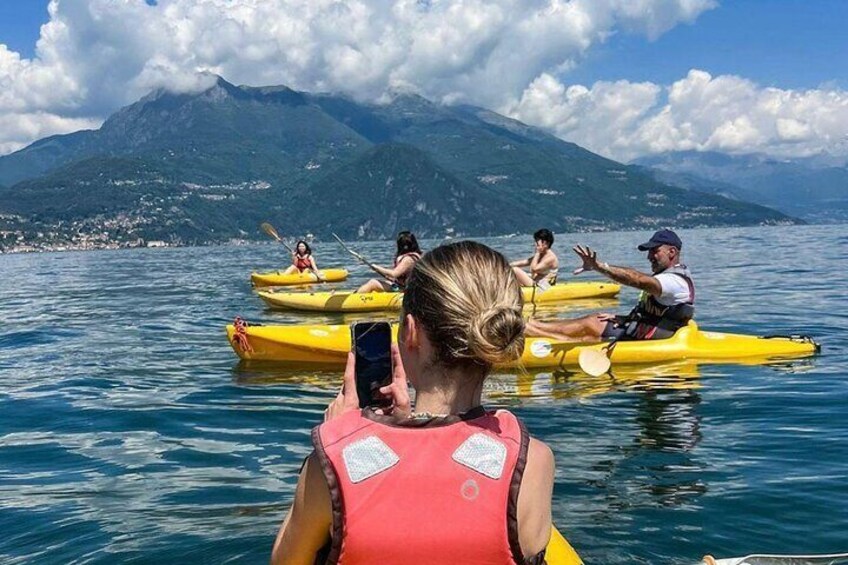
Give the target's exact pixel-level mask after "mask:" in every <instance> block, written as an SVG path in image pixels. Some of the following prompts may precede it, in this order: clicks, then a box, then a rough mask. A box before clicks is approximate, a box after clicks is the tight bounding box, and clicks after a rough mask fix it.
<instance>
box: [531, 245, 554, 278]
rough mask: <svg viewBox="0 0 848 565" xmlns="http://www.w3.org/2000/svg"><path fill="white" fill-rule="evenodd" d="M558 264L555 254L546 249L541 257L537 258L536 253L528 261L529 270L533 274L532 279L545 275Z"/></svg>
mask: <svg viewBox="0 0 848 565" xmlns="http://www.w3.org/2000/svg"><path fill="white" fill-rule="evenodd" d="M558 266H559V264H558V261H557V258H556V255H554V254H553V253H552V252H550V251H548V252H547V253H545V256H544V257H542V258H541V259H539V256H538V255H534V256H533V260H532V261H531V262H530V272H531V273H532V274H533V278H534V279H538V278H541V277H543V276H545V275H547V274H548V273H549V272H551V271H552V270H553V269H556V268H557V267H558Z"/></svg>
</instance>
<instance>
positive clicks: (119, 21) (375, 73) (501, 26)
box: [0, 0, 792, 152]
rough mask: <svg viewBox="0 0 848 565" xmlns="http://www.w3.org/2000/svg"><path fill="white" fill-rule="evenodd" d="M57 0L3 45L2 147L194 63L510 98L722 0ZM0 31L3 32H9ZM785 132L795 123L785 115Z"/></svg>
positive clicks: (279, 77) (453, 96)
mask: <svg viewBox="0 0 848 565" xmlns="http://www.w3.org/2000/svg"><path fill="white" fill-rule="evenodd" d="M154 4H155V5H148V3H147V2H145V1H144V0H51V2H50V4H49V13H50V19H49V21H48V22H47V23H46V24H45V25H43V26H42V28H41V35H40V38H39V41H38V43H37V46H36V52H35V53H36V54H35V57H34V58H32V59H23V58H21V57H20V56H19V55H18V54H17V53H14V52H12V51H10V50H9V49H8V48H7V47H6V46H4V45H2V43H0V124H3V125H5V126H6V127H3V128H0V152H3V151H9V150H12V149H15V148H17V147H20V146H22V145H24V144H26V143H28V142H30V141H33V140H34V139H36V138H37V137H39V136H41V135H45V134H46V133H52V132H60V131H70V130H72V129H76V128H77V127H80V126H84V127H90V126H91V125H92V124H96V123H97V122H99V121H102V119H103V118H104V117H106V116H107V115H108V114H109V113H111V112H112V111H114V110H115V109H117V108H118V107H120V106H121V105H125V104H128V103H131V102H132V101H134V100H136V99H138V98H139V97H140V96H142V95H143V94H145V93H146V92H147V91H149V90H150V89H153V88H156V87H162V86H165V87H169V88H173V89H182V90H184V89H192V88H196V87H198V83H197V80H198V79H197V74H198V73H199V72H203V71H206V72H212V73H216V74H220V75H221V76H223V77H225V78H226V79H227V80H230V81H232V82H235V83H243V84H253V85H270V84H286V85H288V86H291V87H292V88H295V89H299V90H307V91H335V92H344V93H347V94H351V95H353V96H355V97H358V98H360V99H371V100H374V99H378V98H379V97H380V96H381V95H383V94H385V93H386V92H387V91H388V90H391V89H405V90H413V91H416V92H419V93H421V94H422V95H424V96H427V97H430V98H433V99H437V100H442V101H449V102H458V101H463V102H471V103H476V104H480V105H484V106H487V107H492V108H496V109H497V108H502V107H504V106H505V105H508V104H510V103H511V102H512V101H514V100H516V99H517V98H518V97H519V96H520V95H521V93H522V92H524V91H525V89H526V88H527V86H528V84H530V83H531V82H533V81H534V80H535V81H538V77H540V76H541V75H543V74H544V73H550V74H552V75H557V74H559V73H562V72H563V71H565V70H567V69H569V68H572V67H574V66H575V65H577V64H579V62H580V59H581V56H582V55H583V53H584V52H585V51H586V50H587V49H590V48H591V47H592V46H593V45H595V44H597V43H599V42H602V41H604V40H605V39H606V38H608V37H609V36H610V35H612V34H614V33H618V32H621V31H626V32H632V33H641V34H644V35H646V36H647V37H649V38H654V37H657V36H658V35H660V34H662V33H663V32H665V31H667V30H668V29H670V28H672V27H674V26H675V25H678V24H679V23H681V22H692V21H694V20H695V19H696V18H697V17H698V16H699V15H700V14H701V13H703V12H704V11H705V10H709V9H711V8H713V7H715V5H716V2H715V0H368V1H366V0H239V1H237V2H235V1H233V0H158V2H156V3H154ZM0 41H2V39H1V38H0ZM787 127H789V128H790V129H791V128H792V126H787Z"/></svg>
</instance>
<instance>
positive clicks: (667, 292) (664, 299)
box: [654, 273, 691, 306]
mask: <svg viewBox="0 0 848 565" xmlns="http://www.w3.org/2000/svg"><path fill="white" fill-rule="evenodd" d="M654 278H655V279H657V280H658V281H660V286H661V287H662V294H661V295H660V296H657V297H656V299H657V302H659V303H660V304H662V305H663V306H674V305H675V304H683V303H685V302H689V301H690V300H691V298H690V296H689V284H688V283H687V282H686V279H684V278H683V277H681V276H680V275H675V274H674V273H660V274H658V275H654Z"/></svg>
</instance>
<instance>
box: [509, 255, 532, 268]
mask: <svg viewBox="0 0 848 565" xmlns="http://www.w3.org/2000/svg"><path fill="white" fill-rule="evenodd" d="M535 258H536V256H535V255H533V256H532V257H528V258H527V259H519V260H518V261H513V262H512V263H510V264H509V266H510V267H529V266H530V263H532V262H533V259H535Z"/></svg>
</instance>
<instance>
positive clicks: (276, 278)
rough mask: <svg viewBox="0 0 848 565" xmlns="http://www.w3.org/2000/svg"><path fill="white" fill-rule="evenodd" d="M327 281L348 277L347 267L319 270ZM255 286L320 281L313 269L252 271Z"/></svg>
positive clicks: (336, 280) (251, 279) (251, 276)
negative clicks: (286, 272)
mask: <svg viewBox="0 0 848 565" xmlns="http://www.w3.org/2000/svg"><path fill="white" fill-rule="evenodd" d="M318 272H319V273H321V277H322V278H323V279H324V281H325V282H341V281H343V280H345V279H347V269H323V270H321V271H318ZM250 282H252V283H253V286H291V285H298V284H312V283H317V282H318V277H316V276H315V273H313V272H312V271H304V272H302V273H290V274H284V273H282V272H280V271H274V272H273V273H250Z"/></svg>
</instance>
